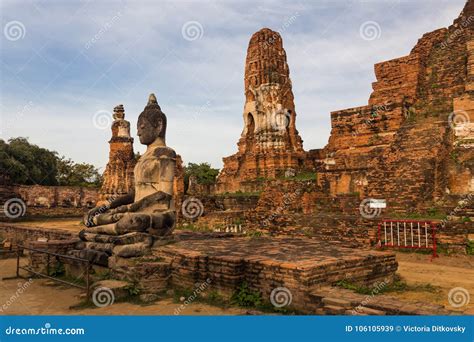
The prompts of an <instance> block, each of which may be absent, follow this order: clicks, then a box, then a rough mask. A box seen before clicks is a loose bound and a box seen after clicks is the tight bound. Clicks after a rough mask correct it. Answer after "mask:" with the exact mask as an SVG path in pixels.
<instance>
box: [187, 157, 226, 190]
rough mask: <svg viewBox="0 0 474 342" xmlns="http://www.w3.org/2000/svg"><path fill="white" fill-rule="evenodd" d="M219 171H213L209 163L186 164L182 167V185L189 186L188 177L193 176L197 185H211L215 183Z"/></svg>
mask: <svg viewBox="0 0 474 342" xmlns="http://www.w3.org/2000/svg"><path fill="white" fill-rule="evenodd" d="M218 174H219V169H214V168H212V167H211V164H209V163H200V164H196V163H188V165H186V166H185V167H184V184H185V186H186V188H187V187H188V185H189V177H190V176H195V177H196V181H197V182H198V184H213V183H215V181H216V178H217V175H218Z"/></svg>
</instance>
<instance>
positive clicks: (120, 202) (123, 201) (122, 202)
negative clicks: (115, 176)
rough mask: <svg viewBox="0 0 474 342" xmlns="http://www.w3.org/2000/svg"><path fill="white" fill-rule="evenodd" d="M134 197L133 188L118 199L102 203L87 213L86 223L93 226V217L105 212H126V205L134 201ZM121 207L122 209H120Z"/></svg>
mask: <svg viewBox="0 0 474 342" xmlns="http://www.w3.org/2000/svg"><path fill="white" fill-rule="evenodd" d="M134 198H135V190H132V192H130V193H128V194H126V195H123V196H120V197H118V198H116V199H113V200H112V201H111V202H110V203H109V204H105V205H100V206H97V207H95V208H92V209H91V210H89V211H88V212H87V214H86V215H85V217H84V224H85V225H86V226H87V227H91V226H93V225H94V223H93V221H92V219H93V218H94V217H95V216H97V215H100V214H105V213H109V212H112V211H113V212H117V213H120V212H125V211H126V210H125V209H126V205H127V204H130V203H133V200H134ZM119 208H121V209H119Z"/></svg>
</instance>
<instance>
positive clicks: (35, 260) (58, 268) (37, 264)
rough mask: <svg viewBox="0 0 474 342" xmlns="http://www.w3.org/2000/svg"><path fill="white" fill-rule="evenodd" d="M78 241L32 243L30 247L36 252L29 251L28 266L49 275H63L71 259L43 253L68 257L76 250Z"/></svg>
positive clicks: (76, 239) (75, 239)
mask: <svg viewBox="0 0 474 342" xmlns="http://www.w3.org/2000/svg"><path fill="white" fill-rule="evenodd" d="M78 241H79V239H78V238H74V239H69V240H49V241H30V242H29V243H28V247H30V248H33V249H35V250H28V262H29V265H28V266H29V267H30V268H31V269H33V270H34V271H36V272H39V273H43V274H47V275H55V274H56V275H57V274H58V273H62V272H64V271H65V269H64V265H65V264H66V263H68V262H70V259H67V258H61V257H60V256H55V255H48V254H45V253H42V252H41V251H47V252H50V253H55V254H59V255H67V253H68V252H69V251H70V250H72V249H74V246H75V245H76V243H77V242H78Z"/></svg>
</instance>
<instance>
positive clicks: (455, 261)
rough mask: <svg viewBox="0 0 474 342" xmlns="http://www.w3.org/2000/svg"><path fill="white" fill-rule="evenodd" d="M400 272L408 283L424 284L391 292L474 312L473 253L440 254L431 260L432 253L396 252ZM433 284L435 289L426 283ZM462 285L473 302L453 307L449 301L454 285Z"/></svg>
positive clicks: (396, 295) (401, 297)
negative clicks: (428, 287) (400, 291)
mask: <svg viewBox="0 0 474 342" xmlns="http://www.w3.org/2000/svg"><path fill="white" fill-rule="evenodd" d="M397 260H398V274H399V275H400V276H401V277H402V279H403V280H405V281H406V282H407V283H408V284H409V285H413V286H416V285H421V286H420V290H412V291H407V292H402V293H398V292H394V293H390V295H393V296H395V297H398V298H400V299H405V300H410V301H418V300H419V301H425V302H430V303H436V304H441V305H445V306H446V308H448V309H451V310H455V311H459V312H462V313H464V314H466V315H474V256H468V255H452V256H445V255H441V256H440V257H439V258H434V259H433V260H431V258H430V256H429V255H424V254H416V253H397ZM427 284H429V285H432V286H433V289H432V290H426V286H423V285H427ZM456 287H462V288H464V289H466V290H467V291H468V292H469V294H470V303H469V304H467V305H465V306H463V307H460V308H453V307H452V306H451V305H450V304H449V301H448V293H449V291H450V290H451V289H453V288H456Z"/></svg>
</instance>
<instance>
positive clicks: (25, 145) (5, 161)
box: [0, 137, 57, 185]
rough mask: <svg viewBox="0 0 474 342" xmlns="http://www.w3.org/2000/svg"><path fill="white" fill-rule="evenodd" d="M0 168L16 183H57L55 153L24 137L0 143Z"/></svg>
mask: <svg viewBox="0 0 474 342" xmlns="http://www.w3.org/2000/svg"><path fill="white" fill-rule="evenodd" d="M0 149H1V151H0V155H1V156H0V170H1V171H2V173H4V174H5V175H6V176H7V177H8V178H9V179H10V181H11V182H13V183H18V184H41V185H57V181H56V173H57V169H56V161H57V153H56V152H53V151H49V150H47V149H45V148H41V147H39V146H37V145H34V144H30V143H29V142H28V139H26V138H21V137H19V138H12V139H10V140H9V141H8V144H6V143H5V142H4V141H3V140H2V141H1V143H0Z"/></svg>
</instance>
